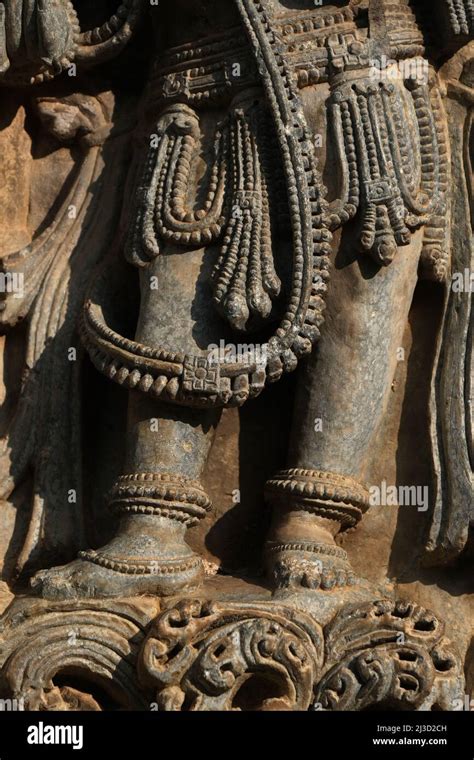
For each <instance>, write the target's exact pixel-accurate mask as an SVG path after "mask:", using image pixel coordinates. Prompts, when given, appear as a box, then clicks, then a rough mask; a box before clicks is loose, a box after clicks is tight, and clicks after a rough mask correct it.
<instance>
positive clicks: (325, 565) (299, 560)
mask: <svg viewBox="0 0 474 760" xmlns="http://www.w3.org/2000/svg"><path fill="white" fill-rule="evenodd" d="M266 556H267V567H268V570H269V575H270V578H271V580H272V582H273V586H274V588H276V589H281V588H287V589H299V588H305V589H319V590H322V591H330V590H331V589H334V588H341V587H345V586H353V585H355V583H356V582H357V577H356V575H355V573H354V571H353V569H352V567H351V566H350V564H349V561H348V559H347V554H346V552H345V551H344V550H343V549H341V548H339V547H338V546H332V545H331V544H323V543H313V542H309V541H295V542H287V543H278V542H275V541H271V542H269V543H268V544H267V549H266Z"/></svg>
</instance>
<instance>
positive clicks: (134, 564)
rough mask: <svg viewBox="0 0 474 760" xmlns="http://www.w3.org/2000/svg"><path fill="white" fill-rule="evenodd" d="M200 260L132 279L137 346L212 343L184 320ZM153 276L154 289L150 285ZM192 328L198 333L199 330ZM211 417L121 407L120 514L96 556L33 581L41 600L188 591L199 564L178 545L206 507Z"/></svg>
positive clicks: (152, 405)
mask: <svg viewBox="0 0 474 760" xmlns="http://www.w3.org/2000/svg"><path fill="white" fill-rule="evenodd" d="M202 258H203V254H202V252H199V251H197V252H193V253H188V254H187V256H186V258H184V257H180V256H178V255H176V256H173V255H169V256H162V257H159V258H158V259H156V260H155V261H154V262H153V263H152V264H151V266H150V268H147V269H145V270H143V273H142V275H141V277H142V282H141V292H142V303H141V316H140V320H139V325H138V329H137V334H136V340H137V341H138V342H139V343H141V344H143V345H145V346H149V345H162V344H164V345H166V342H167V338H168V336H169V335H170V333H171V331H172V333H173V336H174V337H176V334H177V333H179V341H180V344H181V345H182V346H184V348H185V350H187V351H194V352H196V351H197V350H199V348H200V347H201V346H205V345H207V344H208V343H209V342H211V339H210V336H206V335H205V334H204V333H203V332H202V331H203V330H208V329H210V330H211V329H212V325H213V324H214V320H212V319H209V320H205V319H204V320H201V321H200V325H201V326H200V327H199V328H197V327H196V328H195V323H194V319H193V318H192V316H191V314H192V311H193V310H194V309H196V310H198V311H199V310H205V308H206V307H205V302H204V298H203V294H202V293H201V290H200V288H199V286H198V288H197V292H196V290H195V288H196V286H195V283H196V281H199V270H200V267H201V265H202ZM153 277H157V278H158V281H159V283H160V286H161V287H160V289H159V290H158V291H156V290H151V289H150V286H149V283H150V278H153ZM199 330H201V332H199ZM218 419H219V410H217V409H209V410H201V409H189V408H187V407H177V406H174V405H173V404H171V403H166V402H165V401H161V400H156V399H153V398H150V397H149V395H145V394H142V393H140V392H139V391H132V392H131V395H130V404H129V424H128V440H127V449H128V453H127V460H126V463H125V469H124V475H123V476H122V477H121V478H119V480H118V482H117V483H116V485H115V487H114V489H113V491H112V494H111V499H110V502H111V503H110V506H111V507H112V508H113V510H114V511H115V512H116V513H117V514H118V515H119V526H118V530H117V535H116V537H115V538H114V539H112V541H111V542H110V543H109V544H108V545H107V546H105V547H102V548H101V549H99V550H97V551H96V550H89V551H84V552H81V554H80V559H79V560H77V561H76V562H74V563H72V564H71V565H68V566H66V567H63V568H53V570H50V571H44V572H41V573H39V574H38V575H36V576H35V578H34V579H33V581H32V584H33V588H35V589H36V590H39V591H40V592H41V593H42V595H43V596H46V597H49V598H69V597H75V596H119V595H127V594H139V593H157V594H160V595H167V594H172V593H176V592H177V591H178V590H181V589H183V588H188V587H193V586H196V585H197V584H198V583H199V582H200V580H201V579H202V576H203V566H202V561H201V559H200V558H199V557H198V556H197V555H195V554H194V553H193V552H192V551H191V549H190V548H189V546H188V545H187V544H186V542H185V538H184V535H185V532H186V529H187V527H189V526H190V525H193V524H195V523H196V522H197V521H198V520H199V519H200V518H201V517H203V516H204V515H205V513H206V511H207V510H209V509H210V506H211V503H210V500H209V498H208V496H207V494H206V493H205V492H204V490H203V488H202V486H201V485H200V482H199V481H200V477H201V473H202V471H203V468H204V466H205V463H206V459H207V455H208V453H209V449H210V447H211V444H212V440H213V435H214V430H215V427H216V424H217V422H218Z"/></svg>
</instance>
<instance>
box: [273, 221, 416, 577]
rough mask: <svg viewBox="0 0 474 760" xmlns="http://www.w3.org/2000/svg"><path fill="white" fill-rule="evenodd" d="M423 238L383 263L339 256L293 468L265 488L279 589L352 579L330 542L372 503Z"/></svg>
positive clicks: (307, 382)
mask: <svg viewBox="0 0 474 760" xmlns="http://www.w3.org/2000/svg"><path fill="white" fill-rule="evenodd" d="M417 237H418V236H416V237H414V240H413V243H412V245H410V246H408V247H406V248H402V249H400V250H399V251H398V254H397V256H396V257H395V260H394V261H393V263H392V264H391V265H390V266H389V267H387V268H383V269H379V268H377V267H376V266H375V265H374V264H373V263H371V262H370V261H368V260H366V259H363V258H362V259H361V258H360V257H359V258H358V259H357V260H353V255H352V254H349V252H344V251H343V250H341V251H340V252H339V255H338V257H337V259H336V261H337V265H338V268H337V269H335V270H334V272H333V275H332V278H333V279H332V285H331V288H330V289H329V291H330V292H329V297H328V311H327V322H326V325H325V327H324V330H323V333H322V337H321V342H320V347H319V350H318V352H317V353H316V354H314V355H313V356H312V358H311V359H310V360H309V361H308V363H307V364H306V366H305V368H304V370H303V371H302V374H301V377H300V381H299V388H298V393H297V398H296V404H295V417H294V425H293V432H292V436H291V441H290V449H289V462H288V464H289V467H288V469H287V470H285V471H284V472H280V473H279V474H278V475H277V476H276V477H275V478H274V479H273V480H271V481H269V483H268V484H267V492H268V497H269V499H270V501H271V502H272V503H273V504H274V509H275V511H274V520H273V526H272V529H271V533H270V536H269V540H268V543H267V548H266V555H267V564H268V567H269V571H270V574H271V576H272V578H273V582H274V583H275V585H276V586H291V587H294V586H306V587H310V588H323V589H330V588H333V587H334V586H337V585H346V584H350V583H353V582H355V578H354V574H353V572H352V570H351V567H350V565H349V563H348V560H347V557H346V553H345V552H344V551H343V550H342V549H341V548H339V547H337V546H336V542H335V540H334V539H335V537H336V535H337V534H338V533H339V531H341V530H344V529H346V528H350V527H353V526H355V525H356V524H357V523H358V522H359V520H360V519H361V517H362V515H363V513H364V511H365V510H366V509H367V507H368V504H369V501H368V499H369V494H368V491H367V490H366V488H365V487H364V485H363V484H364V481H365V477H366V471H367V467H368V465H369V463H370V459H371V456H372V455H373V450H374V449H373V447H374V440H375V436H376V433H377V429H378V427H379V424H380V422H381V420H382V417H383V414H384V411H385V409H386V405H387V401H388V398H389V395H390V392H391V385H392V381H393V377H394V373H395V368H396V363H397V349H398V348H399V347H400V346H401V345H402V338H403V332H404V329H405V326H406V323H407V317H408V311H409V308H410V304H411V300H412V296H413V291H414V288H415V284H416V279H417V266H418V260H419V249H420V245H419V240H418V239H417ZM351 259H352V261H351Z"/></svg>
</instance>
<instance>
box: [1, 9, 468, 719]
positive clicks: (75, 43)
mask: <svg viewBox="0 0 474 760" xmlns="http://www.w3.org/2000/svg"><path fill="white" fill-rule="evenodd" d="M77 5H78V7H77V8H76V4H75V3H74V2H69V0H42V2H40V0H23V1H22V2H12V3H6V2H5V3H3V4H2V3H0V85H1V88H2V89H1V91H0V92H1V94H2V97H3V100H4V103H5V108H4V114H5V116H4V118H3V119H2V128H1V130H0V144H1V145H2V151H3V153H4V156H5V158H4V161H3V163H4V168H3V176H4V182H3V183H2V185H3V188H2V190H1V191H0V192H1V199H2V203H1V204H0V206H1V207H3V211H2V210H0V214H2V215H4V217H5V219H4V220H3V221H4V227H5V231H6V234H5V236H4V240H3V242H2V243H1V250H0V254H1V256H2V277H3V285H4V287H3V291H4V292H2V296H3V299H2V311H1V315H0V319H1V323H2V327H3V333H4V338H3V343H2V355H3V362H4V377H5V380H4V387H3V390H2V393H3V398H4V404H3V409H4V411H3V414H2V426H3V427H2V430H3V438H2V448H1V451H0V467H1V473H2V481H1V482H2V486H1V488H2V491H1V497H2V507H3V514H4V518H2V519H3V525H4V533H5V536H6V539H5V546H4V549H2V551H3V555H4V559H3V579H4V586H5V591H4V597H5V603H4V604H3V603H2V607H4V608H5V611H4V614H3V617H2V618H1V621H0V641H1V642H2V643H1V652H2V655H1V663H0V665H1V667H2V670H1V679H0V691H1V692H2V695H3V694H4V695H5V697H14V698H15V699H23V700H24V701H25V702H26V704H27V707H28V709H47V710H58V709H61V710H64V709H72V710H74V709H102V707H104V706H106V705H104V704H103V700H102V702H101V697H100V695H98V694H97V693H96V692H95V691H94V686H93V684H97V683H100V684H101V686H102V687H103V690H104V693H106V694H108V695H109V696H108V699H110V700H111V702H112V703H113V704H114V705H115V706H121V707H125V708H128V709H136V708H139V709H150V705H152V706H153V707H152V708H151V709H160V710H186V709H191V710H232V709H241V710H242V709H244V710H253V709H271V710H279V709H285V710H287V709H296V710H301V709H303V710H311V709H312V710H317V709H322V710H362V709H367V708H371V707H374V706H378V707H385V708H389V709H391V708H393V707H398V708H400V709H416V710H428V709H441V710H455V709H458V708H457V705H458V704H459V701H461V704H463V703H464V702H463V700H464V694H465V692H466V689H469V688H470V687H472V681H473V680H474V671H473V660H472V642H471V637H472V614H473V608H472V597H469V591H472V589H470V588H469V584H470V582H471V578H472V571H470V570H469V557H470V556H471V557H472V535H470V527H471V525H472V521H473V510H474V489H473V483H474V479H473V448H472V386H473V377H474V370H473V357H472V299H471V295H472V290H473V289H474V286H473V284H472V280H473V275H472V272H473V253H472V251H473V249H472V166H471V161H472V158H471V148H472V113H473V111H472V105H473V89H472V88H473V81H472V76H473V74H472V71H473V64H472V61H473V56H472V53H473V50H474V47H473V44H474V43H473V42H472V35H473V31H474V4H473V3H472V1H471V0H463V1H462V0H459V2H458V1H457V0H436V2H434V3H433V2H431V3H430V2H424V0H410V2H408V1H407V0H369V1H367V0H351V1H349V2H348V1H347V0H346V1H345V2H344V1H340V2H333V3H330V2H328V3H323V4H321V5H320V4H316V3H313V2H311V1H310V0H225V1H224V0H220V1H219V2H217V0H192V1H191V0H175V2H174V3H172V4H167V3H166V2H164V3H163V2H162V3H159V4H157V6H156V7H153V6H152V5H150V3H148V2H146V1H145V0H124V2H123V3H122V4H121V5H120V6H118V3H117V8H116V9H115V13H114V15H113V16H111V17H109V16H108V8H109V6H110V3H107V2H105V0H104V2H98V3H97V2H96V3H94V4H88V3H85V4H84V6H83V7H81V8H79V4H77ZM408 326H411V330H412V337H413V346H412V348H411V353H410V352H408V353H410V357H414V361H416V360H417V361H418V364H417V365H416V368H415V372H414V380H412V379H411V377H409V376H407V373H405V375H403V374H401V370H400V367H401V366H403V365H405V366H406V353H407V340H408V338H409V336H408V338H407V330H408ZM420 346H421V348H420ZM417 352H418V354H417ZM423 352H424V353H423ZM91 364H92V365H93V367H92V366H91ZM101 376H105V378H101ZM279 381H280V382H279ZM114 384H115V385H118V386H120V389H118V390H117V391H115V390H114ZM422 388H424V395H423V393H422V392H421V391H420V389H422ZM414 389H415V390H414ZM277 394H278V395H277ZM410 394H412V396H413V397H412V396H411V395H410ZM95 398H97V399H103V407H102V405H101V403H100V402H97V404H96V406H95V407H94V402H93V401H90V399H95ZM275 401H277V402H278V404H279V405H278V406H276V405H275V406H273V405H274V404H275ZM411 403H413V408H411V407H410V404H411ZM265 404H267V408H266V420H267V422H268V420H269V419H270V418H272V420H273V421H272V423H271V424H272V425H275V424H280V418H283V416H284V414H287V416H288V417H287V419H288V418H290V419H288V423H289V424H288V426H287V427H289V428H290V429H289V430H288V429H287V428H285V425H284V424H283V423H282V424H281V426H280V428H279V430H278V435H279V436H280V437H281V439H282V441H283V447H282V449H283V451H284V455H283V456H273V458H272V461H271V463H270V464H271V467H272V468H273V472H271V473H269V477H268V479H267V483H266V486H265V488H264V489H263V488H261V489H260V490H258V489H253V490H254V494H253V498H254V501H255V503H256V504H258V503H260V510H259V515H256V516H253V517H252V519H255V520H257V521H259V520H260V521H261V522H260V523H259V531H260V532H261V534H263V533H264V532H265V533H266V536H265V540H263V541H262V542H261V545H260V556H261V563H260V566H259V567H257V568H255V567H254V568H253V573H252V571H250V572H249V571H248V570H245V571H242V570H241V569H239V567H238V566H237V565H236V564H235V561H234V563H233V562H232V561H231V562H230V563H229V567H226V563H225V562H221V563H219V551H220V549H221V548H222V547H223V545H224V544H225V542H226V541H229V540H233V541H235V542H237V543H238V542H244V538H243V536H245V535H246V533H245V531H246V530H249V529H248V527H246V525H245V519H242V518H240V519H237V520H236V523H235V524H234V525H233V530H232V532H231V534H230V536H229V535H228V536H227V538H226V537H225V535H224V534H225V530H224V531H223V532H222V527H221V528H220V527H219V524H221V525H222V524H224V523H225V522H226V520H229V519H230V511H231V510H230V509H227V510H226V508H224V506H223V505H221V506H220V507H219V508H220V509H221V512H220V515H219V513H218V516H217V517H216V511H215V510H216V506H215V498H213V495H212V494H211V493H210V490H211V489H210V488H209V487H208V486H206V484H205V483H206V481H207V482H208V481H209V479H210V476H209V472H210V469H212V471H213V473H214V478H213V481H214V482H213V484H212V489H213V490H214V493H215V494H217V495H218V498H221V499H222V498H223V496H224V494H225V493H227V494H228V492H229V488H228V487H227V486H226V482H228V483H230V482H234V483H235V482H236V483H237V490H236V492H237V494H238V496H237V501H236V502H235V503H237V504H239V503H240V501H241V498H242V496H241V495H242V493H243V492H244V491H245V490H247V491H248V490H252V488H251V486H250V485H248V484H247V479H246V477H245V472H243V473H241V474H240V478H239V477H238V473H237V481H236V480H235V476H236V461H235V459H236V456H237V451H236V450H235V446H234V448H232V446H231V445H230V444H229V445H228V446H227V443H226V440H229V441H230V439H231V438H232V436H234V435H235V430H236V428H237V425H238V418H237V414H238V411H236V410H239V409H241V410H242V411H241V418H240V419H241V425H243V421H244V414H248V415H249V417H250V416H251V415H252V414H255V415H256V417H257V418H259V417H258V415H259V414H260V413H261V412H259V410H262V409H264V407H265ZM402 404H405V405H408V409H409V412H408V416H410V415H411V416H413V417H414V418H415V419H416V424H415V426H414V428H413V430H414V440H415V445H416V442H417V441H420V442H421V443H420V451H421V454H420V452H417V451H416V450H415V451H414V450H413V448H412V442H410V443H409V442H407V439H406V438H405V439H404V438H403V425H402V424H401V422H400V419H401V417H402V416H403V417H404V418H405V419H406V414H405V415H403V412H402V410H401V406H402ZM125 406H127V407H128V411H127V412H126V415H127V419H126V421H125ZM282 407H284V409H285V411H283V409H282ZM246 410H248V412H247V411H246ZM397 415H398V417H397ZM249 417H247V419H249ZM259 419H262V418H261V417H260V418H259ZM91 420H93V423H92V422H91ZM275 420H276V421H277V422H276V423H275ZM94 425H95V427H94ZM88 426H89V427H88ZM225 426H227V428H226V427H225ZM222 429H227V430H230V432H229V435H228V436H227V438H226V436H225V435H224V436H223V437H222V436H221V437H219V431H220V430H222ZM92 430H94V431H95V432H92ZM216 436H217V440H216ZM270 438H271V432H270V427H269V425H268V424H267V425H265V424H263V425H261V426H260V428H259V429H258V434H257V435H256V436H253V438H252V443H251V446H250V448H249V450H247V451H246V450H245V447H244V448H242V447H241V450H240V460H241V463H242V461H246V457H248V458H252V457H258V453H259V450H261V448H262V447H265V446H266V445H268V443H269V439H270ZM226 446H227V448H226ZM419 454H420V457H419V461H417V462H416V463H415V464H413V463H412V462H411V461H410V457H413V456H417V455H419ZM395 459H396V460H397V461H396V462H395ZM218 463H219V464H218ZM220 463H222V464H220ZM387 472H388V473H389V476H388V477H393V480H394V482H396V483H397V486H393V487H392V488H393V489H395V491H396V500H395V502H392V504H393V505H394V506H395V509H394V508H393V507H392V508H391V511H390V516H389V506H390V504H383V503H382V502H380V501H379V502H377V501H376V495H377V493H379V494H380V491H381V490H382V491H383V490H384V488H385V487H386V477H384V473H387ZM403 472H405V473H407V472H409V473H411V477H412V480H411V481H405V484H404V483H403V481H402V480H401V477H402V473H403ZM232 473H234V474H232ZM116 476H117V477H116ZM425 477H426V478H427V481H426V485H425V484H424V483H423V479H424V478H425ZM377 478H378V480H377ZM381 479H383V480H382V482H381ZM428 481H429V482H428ZM102 484H103V485H104V488H103V490H102V491H101V486H102ZM106 484H107V485H108V486H110V488H109V489H106V488H105V485H106ZM106 490H109V493H108V495H107V494H106V492H105V491H106ZM385 490H386V489H385ZM97 491H98V492H99V493H100V497H98V496H97ZM419 493H421V494H422V495H423V498H422V499H421V500H419V501H417V500H416V495H417V494H419ZM413 494H415V497H414V499H413V501H412V502H410V503H409V504H408V502H407V504H408V506H410V509H411V515H410V520H411V522H408V523H405V529H403V524H402V523H403V519H404V518H403V517H402V515H401V511H402V510H403V509H404V508H405V507H404V506H403V496H404V495H408V496H410V497H411V496H413ZM425 496H426V499H425ZM106 498H107V501H108V507H109V508H110V514H109V512H108V511H107V508H106V507H105V506H103V505H104V504H105V501H106ZM98 499H100V501H101V502H102V504H101V503H100V501H99V507H97V506H96V507H95V510H92V509H91V503H93V502H94V503H95V504H96V503H97V500H98ZM265 503H266V505H267V506H268V507H269V508H270V511H271V519H270V517H269V519H268V520H266V516H267V512H266V508H265V507H264V504H265ZM397 505H398V510H397V508H396V507H397ZM381 507H385V509H381ZM98 511H100V515H99V516H98ZM366 513H367V514H366ZM393 514H395V515H398V516H399V519H400V522H401V525H400V526H398V527H397V525H396V520H397V517H395V522H394V519H393V517H392V515H393ZM364 515H366V517H365V518H364ZM363 518H364V519H363ZM267 523H268V524H267ZM359 523H361V527H360V528H357V526H358V525H359ZM91 524H93V530H95V531H96V533H95V535H96V536H99V535H100V537H99V538H96V539H92V540H91V538H90V536H91ZM366 524H367V525H368V527H367V528H366V529H365V530H366V533H365V535H364V533H363V530H364V528H363V526H364V525H366ZM202 526H204V528H203V527H202ZM206 526H207V527H206ZM407 526H408V527H407ZM415 526H416V529H415ZM220 530H221V533H219V531H220ZM213 532H214V533H217V539H216V540H215V541H214V544H215V546H214V548H213V549H212V550H211V549H209V536H210V535H211V534H212V533H213ZM415 534H416V535H415ZM219 536H220V537H219ZM397 547H399V548H397ZM400 547H401V548H400ZM391 549H392V550H393V553H394V554H395V555H396V554H397V551H398V553H399V555H400V556H401V560H399V561H398V567H397V561H395V562H394V563H392V567H389V566H388V564H389V562H388V559H387V557H388V554H389V553H390V550H391ZM410 551H411V552H412V553H411V554H410ZM231 554H232V552H231ZM244 554H245V550H244ZM372 557H373V558H374V559H373V561H372ZM471 562H472V558H471ZM373 563H374V564H375V565H377V563H378V564H379V567H378V571H377V569H375V568H373V567H371V566H372V564H373ZM394 565H395V567H394ZM407 568H408V570H407ZM404 569H405V570H406V572H405V575H406V577H404V572H403V570H404ZM392 571H393V572H392ZM216 573H217V574H216ZM450 573H454V574H455V579H454V580H453V582H452V584H453V585H451V586H450V585H449V582H448V581H447V580H446V579H447V578H448V576H449V574H450ZM430 574H431V575H430ZM427 578H431V580H432V582H434V584H435V590H434V591H433V592H432V594H431V596H430V595H429V594H428V595H427V594H426V593H424V592H423V582H426V579H427ZM407 586H410V587H409V588H407ZM446 586H447V587H448V589H447V591H446ZM455 589H456V590H455ZM12 594H13V595H15V596H14V598H12ZM446 595H447V597H448V598H449V614H448V615H447V616H446V621H445V622H444V621H443V620H442V618H443V614H442V611H443V608H444V603H445V601H446ZM455 595H456V596H457V597H458V599H457V600H456V601H457V604H455V600H454V596H455ZM400 598H401V601H400ZM1 599H2V597H0V601H1ZM427 602H429V605H427ZM427 606H430V607H433V609H434V612H430V611H429V610H427V609H426V607H427ZM459 618H462V619H463V621H464V622H463V624H462V625H461V626H460V627H458V626H457V625H456V621H457V620H459ZM44 651H48V653H49V655H50V656H49V657H48V658H47V661H46V660H43V659H42V657H40V652H44ZM78 672H79V673H80V674H81V677H82V681H81V684H78V683H77V682H76V680H75V678H74V674H75V673H78ZM465 677H467V686H466V680H465ZM84 681H86V682H90V684H91V687H90V693H89V692H87V691H84V687H83V683H84Z"/></svg>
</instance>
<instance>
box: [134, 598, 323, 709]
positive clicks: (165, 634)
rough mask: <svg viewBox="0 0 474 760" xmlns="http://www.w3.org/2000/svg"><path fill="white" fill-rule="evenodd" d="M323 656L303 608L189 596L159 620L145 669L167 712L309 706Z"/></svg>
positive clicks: (142, 671)
mask: <svg viewBox="0 0 474 760" xmlns="http://www.w3.org/2000/svg"><path fill="white" fill-rule="evenodd" d="M322 656H323V637H322V631H321V629H320V627H319V626H318V625H317V624H316V623H315V622H314V621H311V619H310V618H308V617H307V616H306V615H303V614H302V613H297V612H296V611H294V610H291V609H289V608H282V607H279V606H277V605H271V606H269V605H264V604H260V605H250V604H243V605H235V606H234V605H232V604H229V605H225V607H224V606H223V605H222V604H219V603H215V602H203V601H199V600H185V601H182V602H180V603H178V604H177V605H176V607H173V608H171V609H168V610H166V611H165V612H164V613H163V614H162V615H160V616H159V617H158V619H157V620H156V621H155V622H154V624H153V626H152V629H151V631H150V632H149V635H148V638H147V640H146V642H145V645H144V647H143V651H142V654H141V658H140V662H139V671H140V674H141V678H142V680H143V681H144V682H145V683H147V684H153V685H154V686H155V687H157V688H158V693H157V704H158V708H159V709H161V710H193V711H196V710H199V711H201V710H202V711H208V710H257V709H258V710H307V709H308V707H309V704H310V701H311V695H312V684H313V683H314V679H315V677H316V675H317V673H318V671H319V668H320V666H321V662H322Z"/></svg>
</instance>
